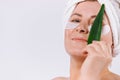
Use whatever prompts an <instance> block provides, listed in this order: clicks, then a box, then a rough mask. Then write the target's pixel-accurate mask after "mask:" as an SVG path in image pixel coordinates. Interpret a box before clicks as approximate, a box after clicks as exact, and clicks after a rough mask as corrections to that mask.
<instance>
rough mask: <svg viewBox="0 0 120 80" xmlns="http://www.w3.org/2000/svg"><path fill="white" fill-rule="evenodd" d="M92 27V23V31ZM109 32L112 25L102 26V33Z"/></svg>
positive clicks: (89, 27)
mask: <svg viewBox="0 0 120 80" xmlns="http://www.w3.org/2000/svg"><path fill="white" fill-rule="evenodd" d="M91 27H92V26H91V25H90V26H88V30H89V32H90V29H91ZM109 32H110V26H109V25H104V26H103V27H102V35H106V34H107V33H109Z"/></svg>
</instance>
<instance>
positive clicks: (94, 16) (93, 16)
mask: <svg viewBox="0 0 120 80" xmlns="http://www.w3.org/2000/svg"><path fill="white" fill-rule="evenodd" d="M74 15H77V16H79V17H82V15H81V14H79V13H74V14H72V15H71V17H72V16H74ZM96 16H97V15H92V16H91V18H96Z"/></svg>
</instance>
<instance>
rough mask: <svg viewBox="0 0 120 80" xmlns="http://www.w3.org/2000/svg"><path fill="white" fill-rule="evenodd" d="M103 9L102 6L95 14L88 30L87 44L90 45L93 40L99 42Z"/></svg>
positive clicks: (103, 6)
mask: <svg viewBox="0 0 120 80" xmlns="http://www.w3.org/2000/svg"><path fill="white" fill-rule="evenodd" d="M104 9H105V5H104V4H102V6H101V8H100V11H99V13H98V14H97V16H96V18H95V20H94V22H93V25H92V28H91V30H90V34H89V37H88V44H90V43H92V41H93V40H96V41H100V37H101V31H102V21H103V15H104Z"/></svg>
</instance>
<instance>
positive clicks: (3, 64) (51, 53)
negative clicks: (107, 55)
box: [0, 0, 120, 80]
mask: <svg viewBox="0 0 120 80" xmlns="http://www.w3.org/2000/svg"><path fill="white" fill-rule="evenodd" d="M66 1H67V0H64V1H63V0H0V80H50V79H52V78H53V77H56V76H69V56H68V55H67V53H66V52H65V50H64V41H63V40H64V39H63V38H64V37H63V35H64V34H63V26H62V18H63V12H64V8H65V4H66ZM119 67H120V56H118V57H116V58H115V60H114V61H113V65H112V67H111V70H112V71H113V72H115V73H118V74H120V68H119Z"/></svg>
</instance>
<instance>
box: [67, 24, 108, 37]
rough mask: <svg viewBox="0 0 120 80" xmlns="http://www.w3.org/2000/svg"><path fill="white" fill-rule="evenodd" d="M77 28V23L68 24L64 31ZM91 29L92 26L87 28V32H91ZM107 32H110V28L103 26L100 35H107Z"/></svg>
mask: <svg viewBox="0 0 120 80" xmlns="http://www.w3.org/2000/svg"><path fill="white" fill-rule="evenodd" d="M77 26H79V23H74V22H68V23H67V25H66V28H65V29H74V28H76V27H77ZM91 27H92V25H89V26H88V31H89V32H90V30H91ZM109 31H110V26H109V25H104V26H103V27H102V35H105V34H107V33H109Z"/></svg>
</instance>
